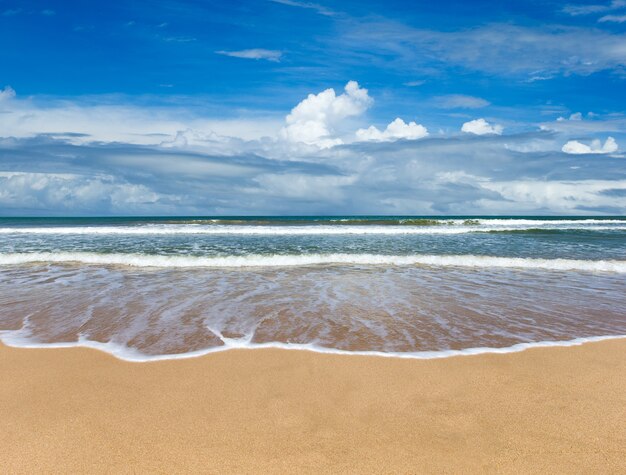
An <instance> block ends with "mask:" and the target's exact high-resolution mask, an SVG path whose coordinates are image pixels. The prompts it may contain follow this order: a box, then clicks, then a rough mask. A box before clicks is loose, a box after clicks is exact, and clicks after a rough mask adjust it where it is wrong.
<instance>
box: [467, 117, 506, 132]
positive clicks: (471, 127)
mask: <svg viewBox="0 0 626 475" xmlns="http://www.w3.org/2000/svg"><path fill="white" fill-rule="evenodd" d="M503 130H504V127H502V126H501V125H499V124H490V123H489V122H487V121H486V120H485V119H475V120H470V121H469V122H465V123H464V124H463V126H462V127H461V131H462V132H466V133H468V134H474V135H490V134H491V135H502V131H503Z"/></svg>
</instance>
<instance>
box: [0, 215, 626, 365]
mask: <svg viewBox="0 0 626 475" xmlns="http://www.w3.org/2000/svg"><path fill="white" fill-rule="evenodd" d="M624 335H626V218H624V217H608V218H599V217H576V218H573V217H550V218H545V217H530V216H529V217H497V218H493V217H447V218H441V217H413V216H393V217H388V216H369V217H350V216H345V217H323V216H321V217H289V218H284V217H282V218H277V217H254V218H241V217H231V218H224V217H222V218H210V217H208V218H198V217H179V218H171V217H167V218H0V339H1V340H2V341H3V342H4V343H5V344H7V345H12V346H23V347H47V346H60V347H64V346H91V347H95V348H99V349H101V350H104V351H107V352H109V353H112V354H114V355H116V356H118V357H120V358H123V359H127V360H132V361H145V360H152V359H164V358H180V357H188V356H195V355H200V354H204V353H208V352H211V351H220V350H225V349H230V348H254V347H268V346H269V347H282V348H293V349H309V350H314V351H322V352H336V353H355V354H374V355H381V356H395V357H412V358H430V357H441V356H448V355H456V354H471V353H479V352H485V351H494V352H505V351H517V350H520V349H523V348H527V347H529V346H535V345H555V344H556V345H568V344H578V343H581V342H584V341H589V340H595V339H601V338H605V337H617V336H624Z"/></svg>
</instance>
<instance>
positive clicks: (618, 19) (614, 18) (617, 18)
mask: <svg viewBox="0 0 626 475" xmlns="http://www.w3.org/2000/svg"><path fill="white" fill-rule="evenodd" d="M598 21H599V22H601V23H605V22H613V23H624V22H625V21H626V15H604V16H603V17H601V18H600V19H598Z"/></svg>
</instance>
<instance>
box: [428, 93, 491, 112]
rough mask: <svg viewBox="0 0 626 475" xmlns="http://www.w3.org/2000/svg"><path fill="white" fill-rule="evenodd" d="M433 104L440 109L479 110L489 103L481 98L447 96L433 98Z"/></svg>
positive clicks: (460, 95)
mask: <svg viewBox="0 0 626 475" xmlns="http://www.w3.org/2000/svg"><path fill="white" fill-rule="evenodd" d="M435 104H436V105H437V107H441V108H442V109H480V108H481V107H487V106H488V105H489V104H490V102H489V101H487V100H485V99H483V98H481V97H474V96H466V95H463V94H449V95H447V96H439V97H435Z"/></svg>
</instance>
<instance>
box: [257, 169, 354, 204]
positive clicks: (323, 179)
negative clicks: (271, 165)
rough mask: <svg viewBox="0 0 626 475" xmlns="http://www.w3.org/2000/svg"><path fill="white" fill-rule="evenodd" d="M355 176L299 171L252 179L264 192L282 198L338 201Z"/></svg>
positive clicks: (265, 175)
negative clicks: (307, 173) (313, 174)
mask: <svg viewBox="0 0 626 475" xmlns="http://www.w3.org/2000/svg"><path fill="white" fill-rule="evenodd" d="M356 179H357V177H356V176H335V175H329V176H324V175H322V176H312V175H304V174H300V173H288V174H284V175H282V174H264V175H259V176H258V177H256V178H255V179H254V181H255V182H257V183H258V184H259V185H260V186H261V188H262V190H263V192H264V193H269V194H271V195H274V196H280V197H284V198H294V199H303V200H309V201H313V200H324V201H338V200H341V199H342V198H343V197H344V187H346V186H349V185H352V184H353V183H354V182H355V181H356Z"/></svg>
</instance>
